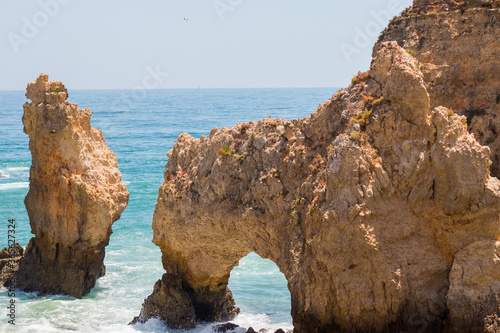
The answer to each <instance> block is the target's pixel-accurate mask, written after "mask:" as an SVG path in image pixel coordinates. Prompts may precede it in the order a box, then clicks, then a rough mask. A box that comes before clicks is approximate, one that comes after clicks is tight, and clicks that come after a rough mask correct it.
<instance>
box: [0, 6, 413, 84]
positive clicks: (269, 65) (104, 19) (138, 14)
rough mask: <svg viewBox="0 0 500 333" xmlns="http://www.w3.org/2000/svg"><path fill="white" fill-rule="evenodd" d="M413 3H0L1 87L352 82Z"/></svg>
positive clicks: (363, 69) (366, 66)
mask: <svg viewBox="0 0 500 333" xmlns="http://www.w3.org/2000/svg"><path fill="white" fill-rule="evenodd" d="M411 2H412V1H411V0H378V1H373V0H357V1H336V0H310V1H304V0H182V1H181V0H142V1H138V0H135V1H132V0H18V1H6V0H0V77H1V79H0V90H24V89H26V85H27V83H28V82H31V81H33V80H35V79H36V77H37V76H38V75H39V74H40V73H42V72H44V73H48V74H49V75H50V79H51V80H59V81H62V82H63V83H64V84H65V85H66V87H67V88H68V89H75V90H76V89H134V88H146V89H153V88H155V89H164V88H198V87H201V88H273V87H344V86H347V85H348V83H349V82H350V80H351V78H352V77H353V76H354V75H355V74H356V73H357V72H358V71H360V70H361V71H365V70H367V69H368V67H369V65H370V61H371V51H372V46H373V44H374V43H375V41H376V40H377V38H378V36H379V34H380V32H381V31H382V30H383V29H384V28H385V26H386V25H387V23H388V22H389V19H390V18H391V17H392V16H394V15H397V14H399V13H400V12H401V11H402V10H403V9H405V8H406V7H408V6H410V5H411Z"/></svg>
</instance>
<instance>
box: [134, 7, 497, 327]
mask: <svg viewBox="0 0 500 333" xmlns="http://www.w3.org/2000/svg"><path fill="white" fill-rule="evenodd" d="M486 2H487V1H482V2H481V3H486ZM495 3H496V2H495ZM429 4H430V2H429V1H425V2H422V3H419V6H426V5H429ZM428 9H429V10H428V11H427V10H426V9H424V8H423V7H422V8H421V11H422V13H421V14H418V8H414V10H416V11H415V13H417V14H414V15H422V18H421V20H422V21H425V20H428V22H429V24H430V22H432V21H434V22H435V24H436V25H437V26H439V24H438V22H441V19H440V18H441V16H442V17H443V20H448V19H449V17H448V15H451V16H453V15H459V14H458V13H448V12H449V11H447V12H446V14H443V15H441V14H440V12H439V11H438V13H437V14H432V13H433V12H432V11H431V10H430V8H428ZM433 10H439V6H436V7H435V8H434V9H433ZM490 10H497V9H483V8H470V7H469V6H466V8H465V13H467V15H465V14H464V16H462V20H465V21H467V20H469V18H470V17H472V18H473V19H474V20H475V19H476V18H475V15H479V17H478V18H481V19H483V20H485V16H486V15H490V17H491V20H495V18H494V17H492V16H491V14H492V13H491V12H489V11H490ZM426 15H429V16H426ZM432 15H434V16H432ZM460 15H462V14H460ZM496 15H497V17H498V10H497V12H496ZM409 19H410V20H411V18H409ZM397 20H398V19H396V21H397ZM419 20H420V19H419ZM470 22H472V21H470ZM474 22H475V21H474ZM392 24H393V25H394V24H395V23H394V21H393V23H392ZM481 27H482V28H479V27H478V28H477V29H484V31H483V33H484V35H489V37H488V36H482V37H481V38H483V41H485V42H488V43H492V44H495V42H494V41H493V39H494V38H495V37H496V36H498V34H496V35H495V34H494V32H493V31H494V30H491V29H490V28H491V27H490V26H489V25H487V24H483V25H482V26H481ZM391 29H392V30H394V29H395V28H394V27H393V26H391V28H390V29H389V30H390V31H389V32H386V35H385V36H384V37H383V38H389V37H387V36H388V35H389V34H390V33H392V32H391V31H392V30H391ZM433 29H434V30H433ZM447 29H448V30H445V28H444V27H441V30H439V29H438V30H435V28H432V29H429V30H428V32H427V33H428V35H427V37H426V39H425V43H429V45H428V48H429V50H430V51H429V53H428V54H427V56H428V57H430V58H434V53H433V52H436V56H435V59H442V61H443V62H446V64H447V66H448V67H453V66H454V64H455V63H457V64H459V63H461V61H462V60H463V59H462V58H461V57H458V58H457V57H455V53H453V52H450V48H448V53H447V54H445V52H444V51H442V50H441V48H440V46H439V43H438V44H436V47H433V46H432V43H434V42H436V43H437V41H438V40H439V39H440V38H441V36H442V35H446V34H448V32H449V31H450V30H452V29H451V28H450V27H449V26H448V28H447ZM443 30H445V31H443ZM460 31H461V30H458V32H460ZM395 40H398V39H397V38H395ZM425 43H424V45H425ZM495 45H498V44H495ZM495 45H491V47H492V48H494V47H495ZM457 47H458V46H457ZM435 50H436V51H435ZM409 51H411V50H409ZM485 52H486V53H487V54H488V55H487V56H486V58H481V57H480V58H475V59H474V60H475V61H476V62H478V64H477V66H476V67H475V69H474V70H473V71H471V72H470V75H476V76H481V77H483V78H484V79H485V80H489V82H490V83H491V85H492V87H495V86H496V87H498V76H497V77H496V79H495V78H494V77H490V72H488V71H487V67H488V66H489V65H490V64H488V63H487V61H488V59H490V60H492V61H493V64H494V61H497V60H498V59H493V53H492V54H489V53H488V52H489V51H485ZM430 58H429V59H430ZM418 59H421V60H422V62H419V61H418ZM429 64H431V62H425V61H424V60H423V59H422V58H420V57H419V56H417V59H416V58H415V57H414V56H413V55H412V52H410V53H409V52H407V51H406V50H405V49H404V48H402V47H401V46H399V45H398V42H394V41H393V42H390V41H389V42H380V43H378V44H377V45H376V47H375V51H374V59H373V61H372V63H371V66H370V69H369V71H368V72H365V73H359V74H358V75H357V76H356V77H355V78H353V80H352V84H351V85H350V86H349V87H348V88H346V89H342V90H340V91H339V92H338V93H337V94H336V95H335V96H334V97H332V99H330V100H328V101H326V102H325V103H323V104H321V105H320V106H319V107H318V109H317V110H316V111H315V112H314V113H313V114H312V115H311V117H307V118H303V119H300V120H292V121H288V120H283V119H272V118H269V119H262V120H260V121H258V122H251V123H240V124H237V125H236V126H234V127H232V128H222V129H221V130H218V129H213V130H212V131H211V133H210V135H209V136H208V137H205V136H202V137H201V138H200V139H194V138H192V137H191V136H190V135H188V134H182V135H180V136H179V138H178V140H177V142H176V143H175V145H174V148H173V149H172V150H171V151H170V152H169V153H168V157H169V161H168V163H167V165H166V170H165V182H164V183H163V184H162V185H161V187H160V190H159V194H158V201H157V205H156V209H155V213H154V218H153V231H154V239H153V242H154V243H155V244H156V245H158V246H159V247H160V249H161V251H162V254H163V256H162V263H163V266H164V268H165V270H166V272H167V273H166V274H165V275H164V277H163V278H162V280H161V282H157V286H158V285H159V284H160V285H161V286H162V288H157V287H155V290H154V292H153V294H152V295H151V296H149V298H148V299H146V300H145V303H144V306H143V310H142V311H141V314H140V316H139V318H138V320H139V321H142V322H143V321H146V320H147V319H148V318H151V317H159V318H161V319H163V320H164V321H166V323H167V324H168V323H169V321H175V322H176V323H177V325H176V327H184V328H188V327H193V325H194V324H193V323H194V322H196V321H198V320H202V321H210V320H213V321H219V320H221V319H220V318H221V317H225V318H226V317H230V316H232V315H234V313H235V312H234V311H231V309H235V308H234V301H233V299H232V297H230V296H229V295H230V291H229V290H228V288H227V284H228V279H229V275H230V272H231V270H232V269H233V267H235V266H236V265H237V264H238V261H239V260H240V259H241V258H242V257H244V256H245V255H247V254H248V253H249V252H251V251H254V252H256V253H258V254H259V255H260V256H261V257H263V258H268V259H271V260H273V261H274V262H275V263H276V264H277V266H278V267H279V268H280V270H281V272H283V274H284V275H285V277H286V279H287V281H288V288H289V290H290V294H291V299H292V317H293V323H294V327H295V329H294V332H295V333H304V332H307V333H315V332H318V333H319V332H337V331H339V332H340V331H342V332H358V331H359V332H401V331H406V332H443V331H448V332H453V331H457V332H472V331H477V332H483V331H485V332H498V323H499V320H500V319H499V318H500V314H499V312H498V311H499V307H500V290H499V281H500V277H499V276H498V272H499V268H498V263H499V259H498V257H499V252H498V246H499V245H498V244H499V243H498V241H499V240H500V238H499V237H500V220H499V213H500V181H499V180H498V179H497V178H494V177H491V176H490V166H491V164H492V162H491V160H490V149H489V148H488V147H487V146H482V145H481V144H480V143H478V141H477V140H476V138H475V136H474V135H473V134H471V133H469V132H468V130H467V128H468V125H469V123H471V122H470V119H468V118H467V116H465V115H464V116H460V115H458V114H457V113H456V112H454V111H453V110H452V109H450V106H452V107H456V110H460V109H461V107H460V105H462V106H463V108H464V109H465V108H468V107H476V104H473V103H476V102H477V103H479V102H478V101H479V100H483V102H484V103H485V106H484V107H488V108H491V107H495V106H494V104H492V103H491V101H490V100H489V98H490V97H491V96H494V93H493V92H492V90H491V89H489V88H488V87H486V86H484V87H483V88H484V89H483V88H481V84H480V82H479V81H472V82H470V83H468V84H470V86H471V87H472V89H473V90H472V92H471V94H474V95H475V96H483V97H481V98H469V97H461V96H459V97H457V100H456V101H455V100H454V99H453V96H456V95H457V94H456V93H455V95H451V96H450V95H448V94H449V92H450V91H454V90H453V89H455V88H453V87H452V88H449V87H448V86H447V84H449V85H453V86H454V85H455V84H456V82H455V81H453V80H451V81H448V80H444V79H443V80H442V81H439V82H440V83H439V85H441V88H439V87H438V86H439V85H438V84H434V85H431V84H429V82H430V81H429V73H428V72H426V68H427V67H426V66H429ZM471 64H472V63H471ZM435 66H436V67H437V66H439V65H438V64H435ZM448 67H446V66H445V67H443V68H448ZM453 71H454V70H453ZM453 71H452V72H453ZM463 72H464V75H469V74H467V73H469V72H468V70H466V69H464V70H463ZM473 72H474V73H476V74H473ZM443 73H444V70H443ZM446 75H448V74H446ZM436 80H437V79H436ZM436 82H437V81H436ZM467 82H468V81H467ZM481 82H482V81H481ZM457 88H458V86H457ZM448 89H450V90H448ZM460 89H462V87H460ZM460 91H464V90H463V89H462V90H460ZM442 94H444V96H442ZM452 101H453V103H455V104H453V105H447V106H448V107H445V106H446V105H445V106H441V103H444V104H447V103H448V102H450V103H451V102H452ZM467 103H472V104H467ZM486 104H487V105H486ZM472 122H474V119H472ZM469 126H471V125H469ZM168 281H175V283H169V282H168ZM163 283H167V285H166V286H163ZM178 295H182V299H183V301H182V306H183V307H184V308H185V309H186V311H184V312H183V313H179V312H175V311H174V312H169V311H164V309H165V308H164V307H162V304H176V303H175V302H177V299H178V298H177V297H178Z"/></svg>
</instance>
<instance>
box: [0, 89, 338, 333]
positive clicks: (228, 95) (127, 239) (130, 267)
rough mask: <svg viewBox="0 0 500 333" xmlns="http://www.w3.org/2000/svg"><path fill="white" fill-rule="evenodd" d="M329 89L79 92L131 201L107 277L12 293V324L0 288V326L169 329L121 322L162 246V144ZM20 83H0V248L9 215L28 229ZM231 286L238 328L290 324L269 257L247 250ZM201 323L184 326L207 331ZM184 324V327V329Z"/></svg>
mask: <svg viewBox="0 0 500 333" xmlns="http://www.w3.org/2000/svg"><path fill="white" fill-rule="evenodd" d="M336 90H337V89H336V88H289V89H288V88H287V89H285V88H280V89H278V88H276V89H192V90H184V89H179V90H143V91H140V90H81V91H71V90H70V91H69V98H68V101H70V102H72V103H77V104H78V106H79V108H82V109H83V108H86V107H89V108H90V109H91V111H92V120H91V123H92V126H93V127H95V128H98V129H101V130H102V131H103V134H104V137H105V138H106V142H107V144H108V146H109V147H110V148H111V149H112V150H113V151H114V152H115V154H116V155H117V157H118V165H119V169H120V171H121V173H122V179H123V181H124V182H125V184H126V185H127V188H128V190H129V192H130V201H129V203H128V206H127V208H126V209H125V211H124V212H123V214H122V217H121V219H119V220H118V221H117V222H115V223H114V224H113V230H114V232H113V234H112V235H111V239H110V244H109V246H107V247H106V258H105V261H104V263H105V265H106V275H105V276H104V277H102V278H100V279H99V280H98V282H97V284H96V287H95V288H94V289H93V290H92V292H91V293H90V294H88V295H86V296H84V297H83V298H82V299H75V298H73V297H69V296H64V295H54V296H40V297H38V296H37V295H36V293H24V292H19V291H17V292H16V297H15V299H14V301H15V305H16V318H15V325H11V324H9V323H8V320H10V318H9V317H7V311H8V310H7V306H8V305H9V304H10V300H11V298H10V297H8V294H7V290H6V289H5V288H2V289H0V332H34V333H35V332H36V333H38V332H68V331H73V332H168V333H177V332H180V331H177V330H172V329H169V328H167V327H165V326H164V325H163V324H162V323H161V322H160V321H158V320H150V321H148V322H147V323H145V324H137V325H133V326H128V325H127V323H128V322H129V321H130V320H132V318H133V317H134V316H137V315H138V314H139V312H140V310H141V305H142V302H143V300H144V299H145V298H146V297H148V296H149V295H150V294H151V292H152V290H153V285H154V283H155V282H156V281H157V280H158V279H159V278H160V277H161V276H162V274H163V273H164V270H163V268H162V266H161V252H160V250H159V248H158V247H157V246H155V245H154V244H153V243H152V239H153V231H152V229H151V223H152V218H153V211H154V206H155V202H156V198H157V192H158V187H159V186H160V185H161V183H162V182H163V171H164V166H165V163H166V162H167V152H168V151H169V150H170V149H171V148H172V147H173V144H174V142H175V140H176V139H177V137H178V136H179V134H181V133H189V134H191V135H192V136H193V137H195V138H198V137H200V136H201V135H207V136H208V134H209V132H210V130H211V129H212V128H214V127H218V128H222V127H230V126H234V125H236V124H237V123H238V122H248V121H252V120H259V119H261V118H267V117H268V116H269V115H272V116H273V118H286V119H293V118H302V117H307V116H309V115H310V114H311V113H312V112H314V111H315V110H316V108H317V106H318V104H320V103H322V102H323V101H325V100H327V99H328V98H330V97H331V95H332V94H334V93H335V92H336ZM24 93H25V92H24V91H0V198H1V200H0V246H1V247H2V248H3V247H5V246H7V230H8V220H9V219H15V225H16V241H17V242H19V243H20V244H21V245H22V246H26V244H27V243H28V241H29V239H30V238H31V237H32V234H31V230H30V225H29V220H28V215H27V213H26V209H25V207H24V202H23V200H24V197H25V196H26V194H27V192H28V188H29V168H30V165H31V154H30V151H29V148H28V142H29V139H28V136H27V135H26V134H24V133H23V124H22V115H23V107H22V106H23V104H24V103H25V102H26V101H27V100H26V97H25V96H24ZM229 288H230V289H231V290H232V291H233V295H234V298H235V300H236V304H237V306H239V307H240V308H241V314H240V315H239V316H238V317H236V318H235V320H233V322H235V323H236V324H238V325H240V326H242V327H250V326H252V327H253V328H254V329H256V330H259V329H261V328H267V329H273V330H274V329H277V328H283V329H285V330H287V329H291V328H293V325H292V318H291V316H290V293H289V292H288V289H287V283H286V279H285V277H284V276H283V274H282V273H281V272H280V271H279V270H278V268H277V266H276V265H275V264H274V263H273V262H272V261H270V260H267V259H262V258H261V257H259V256H258V255H257V254H255V253H250V254H249V255H248V256H246V257H245V258H243V259H241V261H240V263H239V266H238V267H235V268H234V269H233V271H232V272H231V278H230V280H229ZM211 327H212V324H199V325H198V327H197V328H196V329H193V330H191V331H188V332H193V333H194V332H205V333H209V332H211ZM183 332H184V331H183ZM273 332H274V331H273Z"/></svg>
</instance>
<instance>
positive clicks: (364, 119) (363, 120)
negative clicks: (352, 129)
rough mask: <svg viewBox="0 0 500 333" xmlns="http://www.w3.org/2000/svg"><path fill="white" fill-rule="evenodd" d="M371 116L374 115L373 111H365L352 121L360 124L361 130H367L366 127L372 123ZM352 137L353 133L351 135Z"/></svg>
mask: <svg viewBox="0 0 500 333" xmlns="http://www.w3.org/2000/svg"><path fill="white" fill-rule="evenodd" d="M371 114H372V111H371V110H367V109H365V111H364V112H362V113H359V114H357V115H356V117H352V118H351V121H353V122H355V123H358V124H359V125H360V127H361V130H365V129H366V126H367V125H368V124H369V123H370V120H369V118H370V116H371ZM351 135H352V133H351Z"/></svg>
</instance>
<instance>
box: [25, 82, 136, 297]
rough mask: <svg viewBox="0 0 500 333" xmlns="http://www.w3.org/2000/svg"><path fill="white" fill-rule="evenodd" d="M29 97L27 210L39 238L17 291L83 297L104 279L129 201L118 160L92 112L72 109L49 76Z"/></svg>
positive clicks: (29, 252)
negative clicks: (107, 252)
mask: <svg viewBox="0 0 500 333" xmlns="http://www.w3.org/2000/svg"><path fill="white" fill-rule="evenodd" d="M26 97H28V98H29V99H31V101H32V102H31V103H26V104H25V105H24V116H23V124H24V132H25V133H26V134H28V135H29V137H30V150H31V155H32V164H31V170H30V189H29V192H28V195H27V196H26V199H25V205H26V209H27V211H28V215H29V218H30V224H31V231H32V233H33V234H35V237H34V238H32V239H31V240H30V242H29V244H28V246H27V248H26V251H25V256H24V257H23V259H22V260H21V264H20V268H19V272H18V276H17V284H18V287H19V288H21V289H23V290H26V291H40V292H42V293H54V294H58V293H63V294H69V295H72V296H75V297H82V296H83V295H85V294H87V293H88V292H89V291H90V290H91V289H92V288H93V287H94V285H95V282H96V279H97V278H98V277H100V276H101V275H103V274H104V265H103V260H104V247H105V246H106V245H107V244H108V242H109V237H110V235H111V233H112V230H111V225H112V223H113V222H114V221H116V220H118V219H119V218H120V214H121V213H122V211H123V210H124V209H125V207H126V206H127V202H128V197H129V194H128V191H127V189H126V187H125V185H124V184H123V182H122V181H121V173H120V171H119V170H118V163H117V159H116V155H115V154H114V153H113V152H112V151H111V150H110V149H109V148H108V146H107V145H106V142H105V140H104V137H103V135H102V132H101V131H100V130H97V129H95V128H92V126H91V125H90V117H91V113H90V109H88V108H87V109H85V110H81V109H79V108H78V107H77V105H76V104H72V103H69V102H67V101H66V99H67V97H68V93H67V90H66V88H65V87H64V85H63V84H62V83H61V82H59V81H53V82H49V80H48V75H46V74H41V75H40V76H39V77H38V79H37V80H36V81H34V82H32V83H30V84H28V88H27V93H26Z"/></svg>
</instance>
